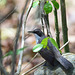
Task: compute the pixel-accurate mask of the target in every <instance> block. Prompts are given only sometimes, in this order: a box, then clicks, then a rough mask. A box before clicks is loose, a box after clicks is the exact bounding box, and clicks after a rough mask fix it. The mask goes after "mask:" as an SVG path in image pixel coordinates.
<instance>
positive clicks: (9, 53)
mask: <svg viewBox="0 0 75 75" xmlns="http://www.w3.org/2000/svg"><path fill="white" fill-rule="evenodd" d="M12 54H13V51H9V52H8V53H6V54H5V55H4V56H3V58H4V57H6V56H9V55H12Z"/></svg>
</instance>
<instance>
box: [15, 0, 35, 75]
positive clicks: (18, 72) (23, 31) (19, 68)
mask: <svg viewBox="0 0 75 75" xmlns="http://www.w3.org/2000/svg"><path fill="white" fill-rule="evenodd" d="M33 1H34V0H31V2H30V4H29V8H28V10H27V12H26V15H25V18H24V22H23V24H22V44H21V48H23V47H24V37H25V36H24V33H25V26H26V20H27V17H28V15H29V12H30V10H31V7H32V4H33ZM27 2H28V0H27ZM22 58H23V51H22V52H21V53H20V58H19V63H18V69H17V72H16V74H17V75H19V74H20V71H21V65H22Z"/></svg>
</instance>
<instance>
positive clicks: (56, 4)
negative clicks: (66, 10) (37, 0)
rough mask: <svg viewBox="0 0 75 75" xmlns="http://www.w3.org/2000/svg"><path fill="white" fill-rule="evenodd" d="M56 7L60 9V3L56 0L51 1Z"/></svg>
mask: <svg viewBox="0 0 75 75" xmlns="http://www.w3.org/2000/svg"><path fill="white" fill-rule="evenodd" d="M51 2H52V3H53V5H54V7H55V8H56V9H59V4H58V2H56V1H54V0H53V1H51Z"/></svg>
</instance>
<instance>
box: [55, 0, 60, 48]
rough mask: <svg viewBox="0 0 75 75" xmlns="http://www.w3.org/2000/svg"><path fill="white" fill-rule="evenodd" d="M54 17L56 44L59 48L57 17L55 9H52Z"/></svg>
mask: <svg viewBox="0 0 75 75" xmlns="http://www.w3.org/2000/svg"><path fill="white" fill-rule="evenodd" d="M55 1H56V0H55ZM54 17H55V30H56V42H57V44H58V47H59V48H60V38H59V27H58V17H57V9H56V8H54Z"/></svg>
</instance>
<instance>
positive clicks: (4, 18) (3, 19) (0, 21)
mask: <svg viewBox="0 0 75 75" xmlns="http://www.w3.org/2000/svg"><path fill="white" fill-rule="evenodd" d="M16 8H17V7H15V8H13V9H12V10H11V11H10V12H9V13H8V14H7V15H6V16H4V17H3V18H2V19H1V20H0V24H1V23H2V22H4V21H5V20H6V19H7V18H8V17H9V16H10V15H11V14H13V13H14V11H15V10H16Z"/></svg>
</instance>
